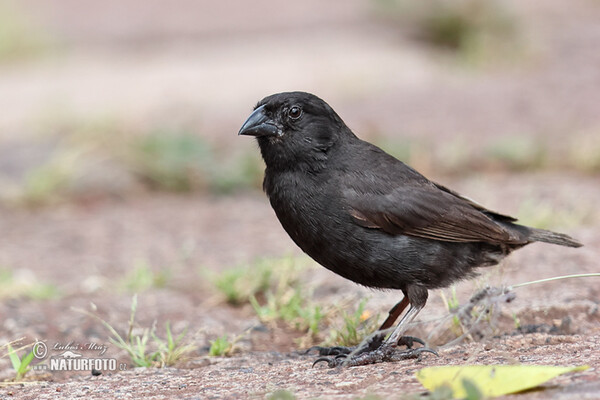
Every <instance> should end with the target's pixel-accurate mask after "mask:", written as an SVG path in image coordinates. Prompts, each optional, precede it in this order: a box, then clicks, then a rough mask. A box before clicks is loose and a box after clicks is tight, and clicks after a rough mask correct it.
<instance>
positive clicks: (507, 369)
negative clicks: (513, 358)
mask: <svg viewBox="0 0 600 400" xmlns="http://www.w3.org/2000/svg"><path fill="white" fill-rule="evenodd" d="M588 368H589V366H587V365H583V366H579V367H554V366H545V365H466V366H447V367H428V368H423V369H421V370H419V371H417V373H416V375H417V379H418V380H419V382H421V384H422V385H423V386H425V388H426V389H427V390H429V391H434V390H435V389H437V388H439V387H441V386H449V387H451V388H452V393H453V396H454V397H455V398H465V397H466V396H467V393H466V390H465V386H464V384H463V382H464V381H465V380H467V381H470V382H472V383H474V384H475V385H476V386H477V388H478V389H479V390H480V391H481V393H482V394H483V395H484V396H486V397H495V396H502V395H505V394H508V393H515V392H520V391H522V390H526V389H530V388H533V387H536V386H538V385H541V384H542V383H544V382H546V381H549V380H550V379H552V378H554V377H556V376H558V375H562V374H565V373H567V372H574V371H583V370H586V369H588Z"/></svg>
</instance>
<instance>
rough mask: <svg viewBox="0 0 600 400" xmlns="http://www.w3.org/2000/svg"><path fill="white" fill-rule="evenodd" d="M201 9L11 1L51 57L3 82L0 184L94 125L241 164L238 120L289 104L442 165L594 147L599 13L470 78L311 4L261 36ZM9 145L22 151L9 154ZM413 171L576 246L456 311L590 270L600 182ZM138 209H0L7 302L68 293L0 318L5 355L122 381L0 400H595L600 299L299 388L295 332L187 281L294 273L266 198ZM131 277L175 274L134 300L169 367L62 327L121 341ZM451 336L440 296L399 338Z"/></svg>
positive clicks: (364, 8)
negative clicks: (528, 377) (68, 131)
mask: <svg viewBox="0 0 600 400" xmlns="http://www.w3.org/2000/svg"><path fill="white" fill-rule="evenodd" d="M84 3H85V4H84ZM213 3H214V2H213ZM213 3H210V4H209V2H197V1H191V0H190V1H186V2H185V7H183V6H182V7H181V8H173V9H169V10H170V11H169V12H168V13H167V12H164V10H166V9H165V8H164V7H163V6H164V4H162V3H161V2H160V1H153V2H146V1H142V0H136V1H130V2H127V7H126V6H125V5H124V4H125V3H123V2H120V1H117V0H111V1H108V2H103V7H99V6H98V5H94V4H91V3H90V2H80V1H58V0H53V1H38V0H24V1H23V4H25V5H26V7H28V8H27V9H28V10H29V12H30V13H32V14H33V15H34V17H35V18H36V20H37V21H38V22H39V24H40V25H41V26H43V27H44V28H45V29H47V30H49V31H50V32H53V34H55V35H57V36H58V37H60V38H61V43H62V45H63V46H64V48H63V49H62V50H60V51H59V52H58V53H57V54H55V55H53V56H49V57H47V58H43V59H42V60H41V61H39V62H21V63H19V62H17V63H8V64H2V65H0V93H8V94H9V95H8V96H0V109H2V110H3V112H2V113H1V115H0V154H1V155H2V157H0V158H2V160H0V173H4V174H6V173H7V170H8V169H10V168H13V167H14V165H13V164H11V162H9V161H10V160H12V159H15V160H16V161H15V162H16V163H17V164H18V163H19V162H21V163H22V162H25V161H23V160H26V159H27V157H30V159H37V157H38V155H36V154H37V153H36V154H33V153H35V148H34V147H32V146H30V144H33V143H38V144H39V143H40V142H43V141H44V140H46V138H48V137H55V136H57V135H58V136H60V129H58V128H57V126H58V127H60V126H61V125H60V124H57V123H56V121H57V120H61V119H62V118H65V115H66V116H67V119H69V120H83V121H87V120H94V119H96V118H98V116H99V115H100V116H107V115H108V116H109V117H110V119H114V120H116V121H120V122H122V123H124V124H125V126H133V127H139V126H144V127H148V126H153V125H155V124H160V123H165V121H166V122H167V123H170V122H172V121H176V122H177V123H179V122H181V121H184V122H185V123H186V124H187V125H189V126H193V127H194V128H195V129H197V131H198V132H199V134H200V135H202V136H203V137H206V138H207V139H209V140H211V141H213V142H215V143H218V144H219V145H221V146H230V147H231V148H232V151H235V149H240V148H244V147H250V146H253V144H250V143H249V142H248V141H244V140H241V139H240V140H235V139H234V137H235V132H237V129H238V128H239V124H240V123H241V122H242V121H243V120H244V118H245V117H246V115H247V112H248V111H249V110H250V108H251V106H252V105H253V104H254V103H255V102H256V101H257V100H258V99H259V98H261V97H262V96H264V95H266V94H269V93H271V92H275V91H280V90H289V89H298V88H301V89H304V90H308V91H314V92H316V93H318V94H319V95H321V96H322V97H324V98H326V99H327V100H328V101H329V102H330V103H331V104H332V105H333V106H334V107H335V108H336V110H338V112H339V113H340V114H341V115H342V116H343V117H344V119H345V120H346V121H347V122H348V123H349V125H350V126H351V127H353V128H354V129H355V130H356V131H357V133H359V134H361V135H362V136H369V135H374V134H378V135H379V134H383V135H397V134H402V135H404V136H408V137H411V138H417V139H418V138H420V137H424V138H429V139H432V142H433V143H436V144H435V145H436V146H442V147H443V146H445V145H446V144H447V143H450V142H451V141H452V140H454V139H456V138H459V139H460V140H462V141H463V142H468V143H473V144H474V145H475V146H481V147H484V146H485V142H486V141H487V140H493V139H494V138H497V137H501V136H508V137H510V136H513V137H514V135H521V134H525V135H528V136H529V135H530V136H532V137H536V138H537V140H540V141H541V142H543V143H547V144H549V146H554V148H556V149H558V154H560V150H561V146H562V145H563V142H564V141H566V139H567V136H566V134H565V132H568V135H569V137H568V138H569V139H572V138H573V137H581V138H583V139H585V138H588V137H592V138H593V137H595V135H597V134H598V132H600V114H599V113H598V107H597V104H599V102H598V99H599V98H598V93H597V88H598V85H599V84H600V60H599V59H598V54H599V53H598V52H597V48H598V43H600V30H599V25H598V24H597V18H598V15H599V13H600V9H599V8H598V7H597V5H596V4H592V3H591V2H589V1H584V0H581V1H577V2H575V3H573V5H572V6H571V7H570V9H569V12H568V13H566V14H565V13H564V5H563V3H562V2H560V1H545V2H533V3H528V4H527V5H521V6H520V7H517V10H518V13H519V14H521V15H522V16H523V18H525V19H526V20H527V21H528V24H527V37H528V38H530V39H531V41H532V43H533V45H532V51H531V52H530V53H529V54H528V56H527V57H525V59H523V60H520V61H519V62H518V63H517V64H516V65H508V66H506V65H504V66H501V67H498V68H494V67H493V66H491V67H489V66H488V67H485V68H482V69H477V68H475V69H469V68H468V67H467V68H463V67H461V66H460V65H457V64H455V63H451V62H448V59H446V58H445V57H443V56H440V55H439V54H432V51H431V49H426V48H423V47H422V45H421V44H418V43H413V42H411V41H409V40H407V39H405V38H404V37H402V36H401V34H400V33H399V32H398V30H397V29H396V28H394V27H393V26H390V25H388V24H386V23H383V22H382V20H380V19H378V18H376V17H374V14H373V13H372V12H371V8H370V5H369V4H367V3H365V2H362V1H352V2H348V1H336V2H330V3H327V5H324V6H322V8H321V9H320V12H318V13H316V12H314V10H315V7H318V6H320V5H321V3H320V2H316V1H308V2H302V4H300V3H298V4H293V5H290V8H289V9H288V8H286V9H284V10H282V13H283V14H282V15H280V16H279V19H278V18H275V19H274V22H271V23H269V21H267V20H265V18H264V15H270V14H269V13H270V11H271V7H272V3H270V2H268V1H262V0H261V1H258V2H253V3H252V6H251V7H250V6H245V7H241V6H239V7H238V6H237V4H238V3H237V2H232V1H228V2H225V3H223V2H221V3H218V4H217V3H214V4H213ZM538 3H539V4H538ZM90 7H92V8H90ZM299 43H300V44H299ZM306 43H311V45H307V44H306ZM290 48H292V49H293V50H294V51H290ZM274 55H277V57H276V60H277V61H276V62H274V61H273V57H274ZM48 121H51V122H48ZM46 123H47V124H48V125H47V126H46V125H44V124H46ZM48 127H50V128H48ZM45 129H47V130H45ZM362 132H364V135H363V134H362ZM42 139H43V140H42ZM16 141H22V142H23V143H24V144H23V146H21V147H22V148H23V149H24V150H23V151H20V150H19V149H20V148H21V147H15V142H16ZM19 143H20V142H19ZM571 143H573V142H571ZM582 143H586V142H585V141H583V142H582ZM32 148H34V150H31V149H32ZM41 148H42V150H41V151H42V153H43V145H42V146H41ZM433 150H435V149H433ZM433 150H432V151H433ZM565 151H566V150H565ZM32 152H33V153H32ZM42 158H43V157H42ZM7 160H9V161H7ZM556 162H557V163H560V159H557V160H556ZM9 167H10V168H9ZM17 167H19V168H21V167H22V165H17ZM422 167H423V166H422ZM424 167H427V165H426V164H425V165H424ZM19 168H17V169H19ZM426 169H427V168H426ZM9 172H10V171H9ZM13 172H14V171H13ZM427 172H429V173H431V174H433V176H434V177H435V178H436V179H437V180H438V181H440V183H443V184H445V185H447V186H449V187H452V188H454V189H456V190H458V191H459V192H461V193H463V194H465V195H468V196H469V197H472V198H474V199H476V200H478V201H479V202H481V203H483V204H485V205H486V206H489V207H490V208H492V209H495V210H498V211H500V212H503V213H507V214H511V215H515V216H517V217H519V216H522V217H524V218H533V221H535V220H536V216H535V212H532V211H531V209H528V210H524V209H523V208H522V206H523V204H524V203H529V204H534V205H539V208H543V209H549V210H552V211H553V212H554V213H556V214H561V215H563V214H564V215H566V219H564V220H563V222H562V223H561V224H560V225H558V226H552V228H553V229H556V230H560V231H563V232H565V233H569V234H571V235H573V236H574V237H576V238H578V239H580V240H581V241H582V242H583V243H584V244H585V247H583V248H581V249H566V248H560V247H556V246H549V245H543V244H536V245H532V246H528V247H527V248H525V249H523V250H520V251H519V252H517V253H515V254H514V255H512V256H511V257H510V258H509V259H508V260H506V262H505V263H503V264H502V265H501V266H499V267H497V268H493V269H490V270H489V271H485V274H484V275H482V277H481V278H479V279H476V280H473V281H469V282H462V283H460V284H459V285H458V286H457V294H458V297H459V299H460V300H461V301H462V302H465V301H467V300H468V298H469V296H470V295H471V294H472V293H474V292H475V291H476V290H477V288H479V287H480V286H481V285H482V284H491V285H505V284H516V283H521V282H527V281H531V280H535V279H542V278H548V277H553V276H559V275H567V274H574V273H590V272H599V271H600V265H599V263H598V260H599V259H600V213H599V211H598V207H597V204H599V203H600V176H599V175H598V174H595V175H594V174H589V175H585V174H575V173H572V172H565V171H556V170H552V171H548V172H539V173H522V174H504V173H491V172H487V171H486V172H484V171H473V172H472V173H469V174H464V175H461V176H460V177H457V176H454V177H448V176H446V175H445V174H444V171H431V170H429V171H427ZM0 178H1V176H0ZM0 182H1V181H0ZM134 192H135V191H134ZM136 193H137V194H133V195H128V196H124V197H117V198H101V199H96V198H91V199H86V200H84V201H76V202H67V203H65V204H60V205H58V206H52V207H47V208H39V209H26V208H10V207H8V206H0V232H3V233H4V235H3V238H2V240H1V241H0V267H4V268H8V269H10V270H12V271H14V273H15V276H16V278H18V279H19V280H20V281H39V282H49V283H51V284H53V285H55V286H56V287H58V289H59V290H60V292H61V295H60V297H59V298H57V299H49V300H43V301H40V300H32V299H27V298H23V297H18V298H8V299H4V300H3V301H2V303H1V304H0V343H6V342H8V341H9V340H12V339H15V338H19V337H25V338H26V339H25V342H28V341H29V342H30V341H33V340H35V339H41V340H44V341H46V343H49V344H51V345H52V344H54V343H61V344H66V343H68V342H71V341H72V342H75V343H90V342H94V343H98V344H102V345H107V346H108V347H107V351H106V356H107V357H108V356H110V357H112V358H114V359H116V360H117V361H118V363H119V365H120V364H121V363H124V364H126V367H127V368H125V370H124V371H115V372H114V373H103V374H102V375H100V376H91V375H90V374H89V372H68V373H61V372H54V373H51V374H49V373H47V372H43V371H38V372H32V373H30V376H32V377H37V378H38V379H39V381H34V382H31V383H24V384H19V385H12V386H8V387H2V388H0V398H1V399H4V398H19V399H20V398H23V399H38V398H40V399H43V398H75V397H86V398H117V397H119V398H121V397H130V398H137V397H142V396H144V397H149V398H156V399H162V398H186V399H204V398H245V397H250V398H263V397H265V396H266V395H267V394H268V393H272V392H274V391H276V390H279V389H287V390H290V391H291V392H293V393H294V394H295V395H296V396H297V397H298V398H316V397H319V398H340V399H351V398H356V397H360V396H365V395H367V394H377V395H379V396H381V397H382V398H401V397H402V396H405V395H408V394H415V393H416V394H418V393H421V392H422V391H423V388H422V387H421V386H420V385H419V383H418V381H417V380H416V378H415V377H414V372H415V371H416V370H417V369H418V368H421V367H423V366H429V365H447V364H467V363H514V362H520V363H523V364H536V365H539V364H550V365H580V364H587V365H590V366H591V367H592V368H590V369H588V370H587V371H584V372H581V373H577V374H572V375H566V376H563V377H560V378H557V379H555V380H553V381H552V382H551V383H549V384H548V385H547V386H546V390H543V391H532V392H527V393H525V394H522V395H518V396H514V397H515V398H516V397H518V398H526V399H546V398H556V399H581V398H586V399H587V398H589V399H594V398H600V394H599V393H600V372H599V371H600V356H599V354H600V329H599V326H600V324H599V323H600V312H599V311H598V307H599V304H600V289H599V287H600V285H598V279H597V278H590V279H573V280H564V281H558V282H551V283H546V284H539V285H532V286H527V287H523V288H520V289H516V290H515V294H516V299H515V300H514V301H513V302H512V303H510V304H507V305H503V306H502V308H501V314H500V316H499V317H498V318H499V319H498V321H499V324H498V327H497V331H496V332H495V334H494V335H488V336H486V337H485V338H484V339H481V340H478V341H477V342H468V343H460V344H457V345H454V346H450V347H444V348H441V349H440V357H433V356H425V357H423V359H422V360H420V361H407V362H403V363H394V364H379V365H373V366H366V367H360V368H351V369H341V370H328V369H325V368H324V367H323V366H320V367H316V368H311V364H312V361H313V360H314V357H312V356H305V355H300V354H298V353H297V350H299V349H298V346H297V344H296V343H295V339H296V338H297V337H298V336H300V334H299V333H297V332H294V331H292V330H289V329H282V328H274V327H270V326H269V327H267V326H264V325H262V324H260V322H259V321H258V319H257V318H256V316H255V314H254V312H253V310H252V309H251V307H249V306H244V307H239V308H235V307H231V306H228V305H226V304H225V303H224V302H223V301H221V299H220V298H219V297H218V295H216V294H215V290H214V288H212V287H211V286H210V284H209V283H208V282H207V280H206V276H205V275H203V273H202V272H201V270H202V269H203V268H205V269H209V270H213V271H222V270H224V269H227V268H230V267H233V266H237V265H243V264H245V263H249V262H251V261H252V260H254V259H256V258H257V257H280V256H282V255H285V254H292V255H300V252H299V250H298V249H297V248H296V247H295V246H294V244H293V243H292V242H291V240H290V239H289V238H288V237H287V235H286V234H285V232H284V231H283V230H282V228H281V227H280V226H279V224H278V222H277V220H276V218H275V216H274V214H273V212H272V210H271V209H270V208H269V206H268V202H267V200H266V199H265V198H264V196H263V195H262V194H260V193H252V192H250V193H243V194H240V195H238V196H235V197H233V196H232V197H214V196H209V195H203V194H190V195H185V196H181V195H179V196H178V195H173V194H165V193H159V192H141V193H139V192H136ZM529 208H531V207H529ZM533 208H534V209H535V207H533ZM521 214H523V215H521ZM532 214H533V215H532ZM538 222H539V221H538ZM139 263H146V264H147V265H148V266H150V267H151V268H153V269H155V270H160V269H167V270H168V271H169V272H170V279H169V281H168V284H167V285H166V286H165V287H164V288H155V289H151V290H147V291H144V292H142V293H140V294H139V297H138V304H139V305H138V313H137V322H138V324H139V326H150V325H151V324H152V323H153V321H155V320H156V321H158V323H159V333H160V334H162V333H164V332H163V331H160V329H162V327H163V325H162V324H164V322H165V321H167V320H168V321H171V324H172V327H173V331H175V332H181V331H182V330H183V329H184V328H188V332H190V334H189V337H190V338H191V339H192V340H193V343H194V344H195V345H196V347H197V349H196V351H195V352H194V353H193V357H192V359H191V360H189V361H187V362H186V363H184V364H182V365H178V368H165V369H155V368H149V369H143V368H138V369H133V368H132V367H131V362H130V360H129V359H128V357H127V355H126V354H125V353H124V352H123V351H120V350H119V349H118V348H117V347H116V346H114V345H113V344H111V343H110V342H108V336H109V334H108V332H107V331H106V329H105V328H104V327H103V326H102V325H101V324H100V323H99V322H98V321H96V320H94V319H92V318H90V317H88V316H86V315H84V314H81V313H79V312H76V311H74V310H73V308H81V309H91V307H92V306H91V305H92V304H93V305H94V307H95V311H94V312H95V313H97V314H98V315H99V316H101V317H102V318H104V319H106V320H107V321H108V322H109V323H111V324H112V325H113V326H115V327H116V328H117V329H119V330H120V332H122V333H123V332H124V331H125V330H126V328H127V320H128V318H129V311H130V305H131V296H132V295H131V293H130V292H127V291H126V290H124V289H123V288H122V285H121V282H122V281H123V278H124V277H125V276H126V274H127V273H128V272H130V271H131V270H132V269H133V268H134V267H135V266H136V265H138V264H139ZM310 275H311V276H310V282H311V283H312V284H314V285H316V287H317V288H318V289H316V290H315V293H314V299H315V301H317V302H321V303H322V304H331V303H337V302H340V301H341V299H346V298H360V297H364V296H369V297H370V298H371V299H370V301H369V308H370V309H371V310H372V311H373V312H381V313H383V314H384V313H386V312H387V310H388V309H389V308H390V307H391V306H392V305H393V304H395V303H396V302H397V301H398V300H399V295H398V294H397V293H393V292H376V291H371V290H367V289H364V288H360V287H358V286H356V285H353V284H352V283H350V282H347V281H345V280H343V279H342V278H340V277H337V276H335V275H333V274H332V273H330V272H328V271H326V270H325V269H323V268H318V269H315V270H314V272H313V271H311V274H310ZM444 315H447V311H446V309H445V306H444V304H443V302H442V300H441V297H440V295H439V292H433V293H432V294H431V295H430V301H429V303H428V306H427V307H426V308H425V310H424V311H423V313H422V314H421V315H420V316H419V319H420V322H421V323H420V324H417V325H416V326H415V327H414V328H413V330H412V331H411V332H412V333H414V334H415V335H418V336H421V337H427V336H429V335H430V334H431V333H432V329H433V327H434V325H435V324H434V323H432V321H435V320H436V319H437V318H440V317H442V316H444ZM513 315H515V316H517V317H518V318H519V320H520V323H521V325H522V326H527V325H535V324H537V325H539V326H538V328H536V329H534V328H531V329H529V331H527V330H525V331H526V332H529V333H523V332H517V331H516V330H515V325H514V322H513ZM252 328H253V329H252ZM553 328H554V329H553ZM248 329H251V330H250V333H249V334H247V335H246V336H245V337H244V339H243V340H242V341H241V343H240V347H241V351H240V352H239V353H237V354H235V355H234V356H232V357H229V358H211V357H207V355H206V353H207V346H208V345H209V341H210V340H213V339H215V338H216V337H218V336H220V335H222V334H223V333H230V334H239V333H242V332H244V331H246V330H248ZM536 330H541V332H535V331H536ZM548 331H550V332H548ZM432 340H433V339H432ZM435 344H438V345H440V344H443V342H436V343H435ZM51 352H52V354H54V355H56V354H60V353H59V351H58V350H53V349H51ZM94 354H95V353H94V352H92V351H89V350H86V351H85V355H86V356H93V355H94ZM12 374H13V372H12V370H11V368H10V364H9V361H8V360H7V359H1V360H0V379H7V378H10V377H12Z"/></svg>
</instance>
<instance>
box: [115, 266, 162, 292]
mask: <svg viewBox="0 0 600 400" xmlns="http://www.w3.org/2000/svg"><path fill="white" fill-rule="evenodd" d="M170 278H171V272H170V271H169V270H168V269H165V268H163V269H160V270H158V271H154V270H153V269H152V268H151V267H150V265H148V263H147V262H146V261H137V262H136V265H135V267H134V268H133V270H131V271H130V272H129V273H128V274H127V275H126V276H125V278H123V280H122V281H121V284H120V286H121V287H123V288H124V289H126V290H127V291H129V292H135V293H137V292H143V291H145V290H148V289H151V288H164V287H165V286H167V283H168V282H169V280H170Z"/></svg>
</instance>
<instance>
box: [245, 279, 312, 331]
mask: <svg viewBox="0 0 600 400" xmlns="http://www.w3.org/2000/svg"><path fill="white" fill-rule="evenodd" d="M309 297H310V295H308V294H307V293H306V292H305V291H304V290H303V289H302V288H301V287H299V286H296V287H291V288H283V289H282V288H281V287H280V288H279V289H278V290H277V291H276V292H271V291H268V292H267V293H266V299H267V300H266V303H265V304H264V305H260V304H259V302H258V300H256V297H254V296H252V297H250V303H251V304H252V307H254V311H255V312H256V314H257V315H258V317H259V318H260V320H261V321H263V322H267V323H269V322H275V321H278V320H281V321H284V322H286V323H287V324H288V326H290V327H291V328H293V329H295V330H297V331H301V332H306V333H307V334H308V335H309V336H311V337H314V336H316V335H317V334H318V333H319V323H320V322H321V320H322V319H323V317H324V315H323V311H322V309H321V306H318V305H314V304H312V302H311V301H310V300H309Z"/></svg>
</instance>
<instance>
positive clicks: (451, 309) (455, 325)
mask: <svg viewBox="0 0 600 400" xmlns="http://www.w3.org/2000/svg"><path fill="white" fill-rule="evenodd" d="M440 296H441V297H442V301H443V302H444V304H445V305H446V310H448V313H449V314H450V315H452V327H451V329H452V332H453V333H454V334H455V335H456V336H460V335H462V334H463V333H464V332H465V327H464V326H463V325H462V322H461V321H460V318H459V316H458V309H459V307H460V301H459V300H458V297H457V295H456V286H455V285H452V286H451V287H450V297H446V294H445V293H444V291H443V290H442V291H440Z"/></svg>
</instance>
